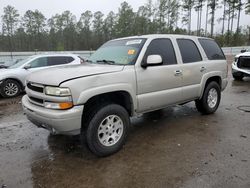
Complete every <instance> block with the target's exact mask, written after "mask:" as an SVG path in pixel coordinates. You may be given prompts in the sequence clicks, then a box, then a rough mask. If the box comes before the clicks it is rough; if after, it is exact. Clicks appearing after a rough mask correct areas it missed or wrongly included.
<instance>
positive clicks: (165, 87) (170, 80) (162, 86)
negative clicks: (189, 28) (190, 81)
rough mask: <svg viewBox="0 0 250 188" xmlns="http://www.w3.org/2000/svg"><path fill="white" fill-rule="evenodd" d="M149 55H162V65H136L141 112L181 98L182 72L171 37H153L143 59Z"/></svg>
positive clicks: (173, 102)
mask: <svg viewBox="0 0 250 188" xmlns="http://www.w3.org/2000/svg"><path fill="white" fill-rule="evenodd" d="M149 55H161V57H162V59H163V64H162V65H156V66H148V67H147V68H146V69H145V68H142V67H141V66H138V67H136V75H137V97H138V105H139V112H146V111H151V110H155V109H159V108H162V107H165V106H167V105H171V104H175V103H177V102H179V101H180V100H181V90H182V89H181V81H182V77H181V74H179V73H178V71H179V64H178V63H177V58H176V55H175V50H174V47H173V44H172V41H171V39H169V38H157V39H153V40H152V41H151V42H150V44H149V45H148V47H147V50H146V52H145V55H144V58H143V61H146V60H147V57H148V56H149Z"/></svg>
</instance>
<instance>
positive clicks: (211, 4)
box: [209, 0, 216, 37]
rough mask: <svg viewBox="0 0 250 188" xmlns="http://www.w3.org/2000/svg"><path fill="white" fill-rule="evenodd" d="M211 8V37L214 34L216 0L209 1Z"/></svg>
mask: <svg viewBox="0 0 250 188" xmlns="http://www.w3.org/2000/svg"><path fill="white" fill-rule="evenodd" d="M209 6H210V9H211V33H210V35H211V37H213V36H214V17H215V9H216V0H210V3H209Z"/></svg>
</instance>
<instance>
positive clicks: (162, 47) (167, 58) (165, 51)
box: [144, 38, 177, 65]
mask: <svg viewBox="0 0 250 188" xmlns="http://www.w3.org/2000/svg"><path fill="white" fill-rule="evenodd" d="M149 55H160V56H161V57H162V60H163V65H174V64H177V60H176V56H175V51H174V47H173V44H172V42H171V40H170V39H165V38H162V39H154V40H152V41H151V43H150V44H149V46H148V48H147V51H146V53H145V57H144V60H146V58H147V57H148V56H149Z"/></svg>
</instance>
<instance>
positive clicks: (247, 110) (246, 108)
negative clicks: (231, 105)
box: [237, 106, 250, 112]
mask: <svg viewBox="0 0 250 188" xmlns="http://www.w3.org/2000/svg"><path fill="white" fill-rule="evenodd" d="M237 109H238V110H240V111H243V112H250V106H238V107H237Z"/></svg>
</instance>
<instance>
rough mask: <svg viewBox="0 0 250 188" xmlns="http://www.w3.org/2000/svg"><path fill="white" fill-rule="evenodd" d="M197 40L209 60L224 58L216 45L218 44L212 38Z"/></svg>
mask: <svg viewBox="0 0 250 188" xmlns="http://www.w3.org/2000/svg"><path fill="white" fill-rule="evenodd" d="M199 42H200V44H201V46H202V48H203V49H204V51H205V53H206V55H207V58H208V59H209V60H218V59H225V56H224V54H223V52H222V50H221V48H220V47H219V46H218V44H217V43H216V42H215V41H214V40H210V39H199Z"/></svg>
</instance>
